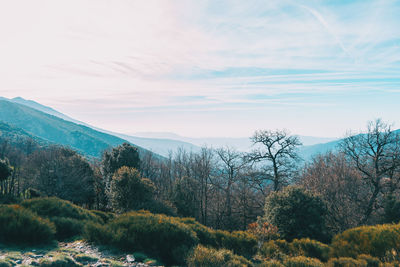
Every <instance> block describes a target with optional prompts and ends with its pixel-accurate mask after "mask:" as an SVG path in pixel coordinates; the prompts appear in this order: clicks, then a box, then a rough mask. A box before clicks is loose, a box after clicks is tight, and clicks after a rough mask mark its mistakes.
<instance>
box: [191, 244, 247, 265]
mask: <svg viewBox="0 0 400 267" xmlns="http://www.w3.org/2000/svg"><path fill="white" fill-rule="evenodd" d="M187 265H188V267H249V266H252V264H251V262H250V261H248V260H247V259H245V258H244V257H241V256H238V255H235V254H233V253H232V252H231V251H229V250H226V249H221V250H216V249H212V248H206V247H203V246H197V247H196V248H195V249H194V251H193V252H192V253H191V254H190V255H189V257H188V259H187Z"/></svg>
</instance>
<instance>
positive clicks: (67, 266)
mask: <svg viewBox="0 0 400 267" xmlns="http://www.w3.org/2000/svg"><path fill="white" fill-rule="evenodd" d="M40 266H41V267H79V266H81V265H80V264H78V263H76V262H75V261H74V259H72V258H71V257H68V256H65V255H59V256H57V257H54V258H52V259H42V260H41V261H40Z"/></svg>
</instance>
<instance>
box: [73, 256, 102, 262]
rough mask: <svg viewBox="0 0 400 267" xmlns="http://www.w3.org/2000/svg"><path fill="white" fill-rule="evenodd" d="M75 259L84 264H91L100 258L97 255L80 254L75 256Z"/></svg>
mask: <svg viewBox="0 0 400 267" xmlns="http://www.w3.org/2000/svg"><path fill="white" fill-rule="evenodd" d="M74 259H75V260H76V261H77V262H79V263H82V264H89V263H93V262H97V261H98V260H99V259H98V258H97V257H94V256H91V255H86V254H78V255H75V256H74Z"/></svg>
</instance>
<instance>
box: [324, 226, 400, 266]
mask: <svg viewBox="0 0 400 267" xmlns="http://www.w3.org/2000/svg"><path fill="white" fill-rule="evenodd" d="M331 247H332V251H331V253H332V256H334V257H353V258H356V257H357V256H358V255H361V254H367V255H371V256H374V257H377V258H380V259H384V258H385V257H388V255H390V254H393V252H394V254H395V255H398V252H399V251H400V225H390V224H384V225H375V226H361V227H357V228H353V229H349V230H347V231H344V232H343V233H341V234H338V235H336V236H335V237H334V238H333V241H332V245H331Z"/></svg>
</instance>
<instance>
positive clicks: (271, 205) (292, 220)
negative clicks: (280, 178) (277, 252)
mask: <svg viewBox="0 0 400 267" xmlns="http://www.w3.org/2000/svg"><path fill="white" fill-rule="evenodd" d="M264 211H265V216H264V218H263V221H265V222H268V223H270V224H272V225H275V226H277V227H278V233H279V234H280V236H281V237H282V238H283V239H286V240H288V241H291V240H293V239H295V238H313V239H316V240H320V241H326V240H327V239H328V238H327V234H326V225H325V214H326V212H327V210H326V205H325V203H324V201H323V200H322V198H321V197H320V196H318V195H315V194H313V193H311V192H309V191H307V190H306V189H304V188H302V187H296V186H288V187H286V188H284V189H283V190H281V191H278V192H273V193H271V194H270V195H269V196H268V197H267V198H266V200H265V206H264Z"/></svg>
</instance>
